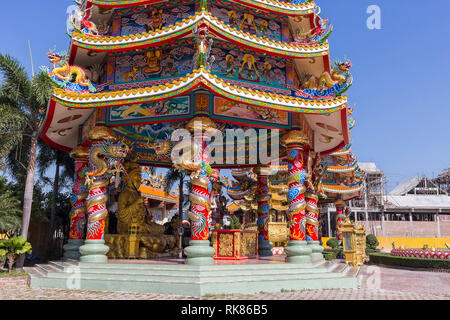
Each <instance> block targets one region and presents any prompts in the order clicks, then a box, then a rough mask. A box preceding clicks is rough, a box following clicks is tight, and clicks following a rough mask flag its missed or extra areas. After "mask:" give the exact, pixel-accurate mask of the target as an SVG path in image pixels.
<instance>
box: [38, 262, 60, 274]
mask: <svg viewBox="0 0 450 320" xmlns="http://www.w3.org/2000/svg"><path fill="white" fill-rule="evenodd" d="M35 268H36V269H37V271H39V272H41V273H42V274H44V275H48V274H49V273H59V272H61V270H60V269H58V268H56V267H54V266H52V265H50V264H37V265H36V266H35Z"/></svg>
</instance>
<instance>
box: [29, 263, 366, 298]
mask: <svg viewBox="0 0 450 320" xmlns="http://www.w3.org/2000/svg"><path fill="white" fill-rule="evenodd" d="M27 271H28V272H29V273H30V275H31V283H30V286H31V287H32V288H62V289H79V290H105V291H124V292H145V293H161V294H176V295H183V296H192V297H199V296H203V295H214V294H215V295H218V294H231V293H242V294H245V293H259V292H280V291H282V290H307V289H338V288H357V275H358V272H359V268H355V267H352V266H348V265H345V264H342V263H334V262H320V263H315V264H311V265H297V264H292V263H285V262H284V257H283V256H274V257H270V258H260V259H249V260H242V261H223V260H222V261H216V262H215V264H214V265H211V266H192V265H187V264H184V260H183V259H162V260H109V261H108V263H107V264H93V263H80V262H78V261H74V260H67V261H57V262H50V263H49V264H45V265H36V266H34V267H30V268H27Z"/></svg>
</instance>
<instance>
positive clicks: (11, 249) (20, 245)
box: [0, 236, 31, 272]
mask: <svg viewBox="0 0 450 320" xmlns="http://www.w3.org/2000/svg"><path fill="white" fill-rule="evenodd" d="M24 253H31V244H30V243H29V242H27V239H26V238H25V237H22V236H20V237H14V238H11V239H5V240H1V241H0V255H6V259H8V268H9V272H11V270H12V267H13V265H14V262H15V261H16V258H17V257H18V256H19V255H21V254H24Z"/></svg>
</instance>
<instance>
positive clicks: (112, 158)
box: [86, 141, 130, 185]
mask: <svg viewBox="0 0 450 320" xmlns="http://www.w3.org/2000/svg"><path fill="white" fill-rule="evenodd" d="M129 151H130V150H129V147H128V146H127V145H125V144H124V143H122V142H116V143H113V142H111V141H99V142H95V143H93V144H92V147H91V150H90V154H89V165H90V166H89V167H90V170H89V171H88V172H86V184H87V185H90V184H91V183H92V182H93V179H94V177H96V176H103V175H109V176H112V175H113V174H115V173H116V172H121V171H122V165H121V163H122V161H123V159H124V158H125V157H126V156H127V154H128V152H129ZM101 155H103V157H100V156H101Z"/></svg>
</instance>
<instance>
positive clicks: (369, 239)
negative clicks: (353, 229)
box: [366, 234, 380, 250]
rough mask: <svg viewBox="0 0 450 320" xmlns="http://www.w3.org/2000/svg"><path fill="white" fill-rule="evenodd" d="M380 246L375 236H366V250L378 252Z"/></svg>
mask: <svg viewBox="0 0 450 320" xmlns="http://www.w3.org/2000/svg"><path fill="white" fill-rule="evenodd" d="M379 244H380V243H379V242H378V239H377V237H376V236H375V235H373V234H368V235H367V236H366V248H367V249H371V250H376V249H377V247H378V245H379Z"/></svg>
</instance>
